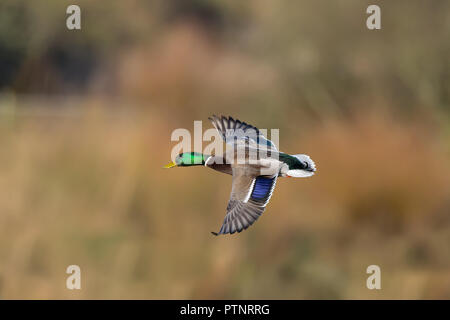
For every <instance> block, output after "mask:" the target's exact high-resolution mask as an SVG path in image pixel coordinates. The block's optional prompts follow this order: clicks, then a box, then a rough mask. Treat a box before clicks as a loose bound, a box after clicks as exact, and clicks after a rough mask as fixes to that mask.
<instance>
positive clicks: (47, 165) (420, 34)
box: [0, 0, 450, 299]
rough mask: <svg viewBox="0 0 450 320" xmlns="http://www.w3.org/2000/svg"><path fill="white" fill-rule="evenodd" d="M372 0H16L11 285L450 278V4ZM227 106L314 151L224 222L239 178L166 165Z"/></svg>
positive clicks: (279, 287) (4, 49) (6, 83)
mask: <svg viewBox="0 0 450 320" xmlns="http://www.w3.org/2000/svg"><path fill="white" fill-rule="evenodd" d="M379 3H380V5H381V7H382V30H380V31H376V32H373V31H368V30H367V29H366V28H365V25H364V23H365V8H366V7H367V5H368V4H369V2H368V1H356V0H355V1H346V2H345V3H343V2H336V3H330V2H328V1H327V2H325V1H302V2H292V1H280V2H274V1H248V2H245V3H241V2H230V1H219V0H215V1H208V2H206V1H152V2H147V1H139V0H137V1H131V2H123V3H122V2H114V3H111V4H108V8H106V9H105V5H104V4H100V3H96V2H91V1H79V5H80V6H81V8H82V14H83V27H82V28H83V29H82V31H81V32H69V31H67V30H66V29H65V28H64V26H65V24H64V18H65V15H64V14H63V13H64V12H65V4H64V3H62V2H61V1H47V2H45V3H44V2H42V1H34V2H33V3H32V4H31V3H29V2H25V1H23V0H14V1H12V0H4V1H2V3H1V4H0V68H1V70H2V72H1V73H0V91H1V94H0V143H1V146H2V149H1V151H0V261H1V262H0V298H2V299H12V298H21V299H30V298H39V299H45V298H61V299H66V298H67V299H70V298H93V299H98V298H106V299H120V298H126V299H130V298H138V299H144V298H149V299H152V298H153V299H164V298H170V299H184V298H186V299H189V298H191V299H196V298H211V299H214V298H229V299H258V298H272V299H283V298H286V299H302V298H309V299H314V298H318V299H322V298H327V299H363V298H368V299H379V298H380V299H381V298H384V299H389V298H394V299H405V298H412V299H415V298H427V299H431V298H440V299H443V298H447V299H448V298H450V289H449V288H450V252H449V250H448V248H447V244H448V243H450V215H449V213H450V194H449V192H450V188H449V187H450V144H449V141H450V139H449V138H450V118H449V112H448V111H449V110H450V108H449V88H450V86H449V85H448V83H449V70H450V68H449V66H450V61H449V57H450V54H449V49H450V47H449V44H450V42H449V41H448V39H449V35H450V28H449V26H450V24H449V23H450V16H449V13H450V10H449V9H450V8H449V4H450V3H449V2H448V1H439V0H435V1H433V2H432V4H431V3H425V2H423V1H395V2H381V1H380V2H379ZM370 4H372V3H370ZM60 26H63V27H60ZM213 113H216V114H225V115H231V116H233V117H235V118H239V119H241V120H243V121H247V122H249V123H251V124H253V125H255V126H258V127H260V128H268V129H270V128H279V129H280V149H281V150H282V151H284V152H287V153H292V154H296V153H306V154H309V155H311V157H312V158H313V159H314V160H315V162H316V163H317V166H318V172H317V174H316V175H315V176H314V177H313V178H311V179H300V180H292V179H290V180H286V181H285V180H284V179H282V180H281V181H280V182H279V183H278V184H277V190H276V192H275V194H274V196H273V198H272V200H271V203H270V205H269V206H268V209H267V211H266V213H265V214H264V215H263V217H262V218H261V219H259V220H258V222H257V223H256V224H255V226H253V227H252V228H251V229H249V230H247V231H245V232H243V233H242V234H239V235H237V236H236V235H235V236H232V237H219V238H215V237H213V236H211V234H210V233H209V232H210V231H213V230H217V229H218V228H219V227H220V225H221V222H222V220H223V216H224V214H225V208H226V204H227V201H228V198H229V192H230V189H231V186H230V181H231V180H230V177H228V176H225V175H221V174H219V173H216V172H213V171H210V170H207V169H205V168H200V167H198V168H176V169H171V170H163V169H162V168H161V167H162V165H164V164H165V163H167V162H168V161H169V160H170V159H169V158H170V152H171V148H172V147H173V143H172V142H171V141H170V136H171V133H172V130H174V129H176V128H180V127H181V128H187V129H192V126H193V121H194V120H203V121H205V122H204V123H203V128H204V129H205V128H209V127H210V126H209V124H208V123H207V117H208V116H210V115H211V114H213ZM71 264H77V265H79V266H80V267H81V271H82V290H80V291H70V290H67V289H66V288H65V283H66V282H65V281H66V277H67V275H66V274H65V270H66V268H67V266H68V265H71ZM371 264H376V265H379V266H380V267H381V270H382V290H380V291H376V292H375V291H370V290H368V289H367V288H366V286H365V284H366V279H367V276H368V275H367V274H366V273H365V270H366V268H367V266H369V265H371Z"/></svg>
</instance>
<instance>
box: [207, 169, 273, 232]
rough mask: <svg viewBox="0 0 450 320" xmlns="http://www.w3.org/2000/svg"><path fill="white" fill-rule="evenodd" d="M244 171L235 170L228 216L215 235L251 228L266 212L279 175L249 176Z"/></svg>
mask: <svg viewBox="0 0 450 320" xmlns="http://www.w3.org/2000/svg"><path fill="white" fill-rule="evenodd" d="M243 171H244V170H243V169H239V168H233V182H232V190H231V196H230V201H229V202H228V206H227V214H226V216H225V219H224V221H223V225H222V227H221V228H220V231H219V232H218V233H216V232H213V234H214V235H219V234H227V233H231V234H233V233H235V232H241V231H242V230H245V229H247V228H248V227H250V226H251V225H252V224H253V223H254V222H255V221H256V220H257V219H258V218H259V217H260V216H261V214H262V213H263V212H264V210H265V208H266V205H267V204H268V203H269V200H270V198H271V197H272V193H273V190H274V189H275V185H276V182H277V177H278V175H274V176H270V177H269V176H248V175H244V174H243V173H244V172H243Z"/></svg>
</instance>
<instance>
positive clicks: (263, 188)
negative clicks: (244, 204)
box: [252, 177, 275, 199]
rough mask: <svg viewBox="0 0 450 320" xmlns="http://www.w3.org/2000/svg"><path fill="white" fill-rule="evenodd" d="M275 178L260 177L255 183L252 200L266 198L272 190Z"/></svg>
mask: <svg viewBox="0 0 450 320" xmlns="http://www.w3.org/2000/svg"><path fill="white" fill-rule="evenodd" d="M274 179H275V178H265V177H258V178H256V181H255V186H254V189H253V192H252V198H254V199H263V198H265V197H266V196H267V195H268V193H269V192H270V189H271V188H272V183H273V180H274Z"/></svg>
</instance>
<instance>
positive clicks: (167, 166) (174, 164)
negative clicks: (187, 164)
mask: <svg viewBox="0 0 450 320" xmlns="http://www.w3.org/2000/svg"><path fill="white" fill-rule="evenodd" d="M176 166H177V164H176V163H175V162H171V163H169V164H166V165H165V166H164V168H167V169H169V168H172V167H176Z"/></svg>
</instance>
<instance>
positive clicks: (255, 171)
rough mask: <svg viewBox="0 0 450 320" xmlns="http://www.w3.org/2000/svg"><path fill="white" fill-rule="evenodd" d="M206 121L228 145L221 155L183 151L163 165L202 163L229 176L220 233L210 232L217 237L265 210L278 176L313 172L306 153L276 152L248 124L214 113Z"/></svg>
mask: <svg viewBox="0 0 450 320" xmlns="http://www.w3.org/2000/svg"><path fill="white" fill-rule="evenodd" d="M209 120H211V122H212V124H213V125H214V127H215V128H216V129H217V130H218V131H219V133H220V135H221V136H222V138H223V140H224V141H225V143H227V145H228V146H229V147H231V148H227V151H226V152H225V153H224V154H223V155H205V154H202V153H199V152H184V153H181V154H179V155H178V156H177V157H176V158H175V161H174V162H171V163H169V164H168V165H166V166H164V167H165V168H172V167H186V166H196V165H204V166H205V167H209V168H211V169H214V170H217V171H219V172H222V173H226V174H230V175H232V183H231V196H230V200H229V201H228V206H227V214H226V215H225V219H224V221H223V224H222V227H221V228H220V230H219V232H212V234H214V235H216V236H217V235H221V234H233V233H235V232H241V231H242V230H245V229H247V228H248V227H250V226H251V225H252V224H253V223H254V222H255V221H256V220H257V219H258V218H259V216H260V215H261V214H262V213H263V212H264V210H265V208H266V206H267V204H268V203H269V200H270V198H271V197H272V193H273V190H274V189H275V185H276V182H277V179H278V178H279V177H294V178H304V177H310V176H312V175H313V174H314V172H315V171H316V167H315V164H314V161H313V160H312V159H311V158H310V157H309V156H307V155H305V154H296V155H289V154H286V153H283V152H280V151H278V149H277V147H276V146H275V144H274V143H273V142H272V141H270V140H268V139H266V137H264V135H263V134H262V133H261V132H260V130H259V129H258V128H256V127H254V126H252V125H250V124H247V123H245V122H242V121H239V120H237V119H236V120H235V119H233V118H232V117H228V118H227V117H224V116H221V117H220V118H219V117H217V116H215V115H213V116H212V117H210V118H209ZM229 149H231V150H229Z"/></svg>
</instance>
